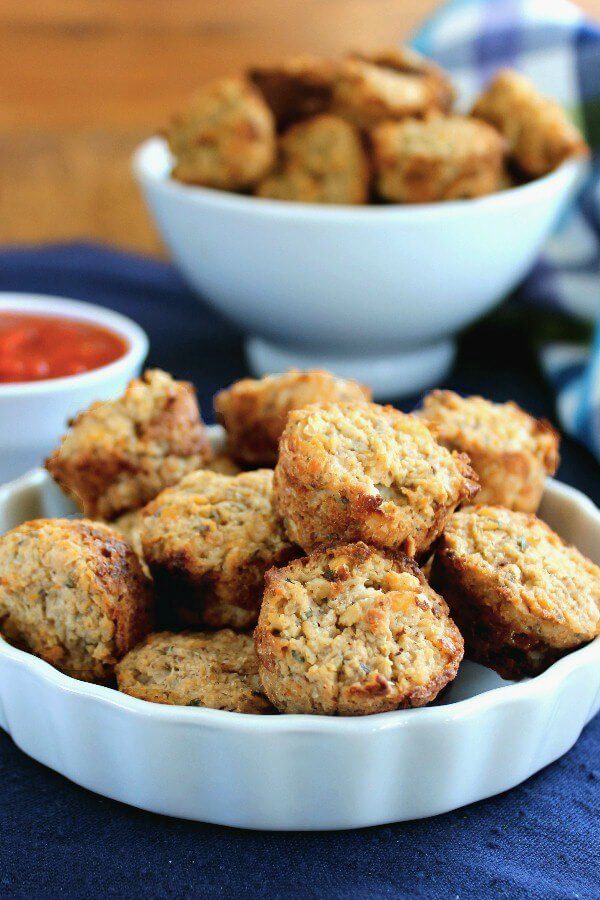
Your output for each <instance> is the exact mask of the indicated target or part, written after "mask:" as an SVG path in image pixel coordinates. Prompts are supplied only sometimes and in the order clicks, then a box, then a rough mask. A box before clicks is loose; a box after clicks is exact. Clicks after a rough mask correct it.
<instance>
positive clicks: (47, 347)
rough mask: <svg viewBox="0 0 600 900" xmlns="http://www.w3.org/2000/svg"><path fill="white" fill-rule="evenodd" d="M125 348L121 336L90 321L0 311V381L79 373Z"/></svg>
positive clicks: (113, 357) (116, 356)
mask: <svg viewBox="0 0 600 900" xmlns="http://www.w3.org/2000/svg"><path fill="white" fill-rule="evenodd" d="M127 350H128V345H127V342H126V341H125V340H123V338H122V337H120V336H119V335H118V334H115V333H114V331H109V330H108V329H107V328H103V327H102V326H101V325H94V324H93V323H92V322H84V321H82V320H80V319H68V318H62V317H60V316H36V315H30V314H29V313H19V312H10V311H0V382H4V383H7V382H19V381H42V380H44V379H46V378H62V377H63V376H65V375H79V374H81V372H89V371H90V370H92V369H99V368H100V367H101V366H106V365H107V364H108V363H111V362H114V361H115V360H116V359H120V358H121V357H122V356H124V355H125V353H126V352H127Z"/></svg>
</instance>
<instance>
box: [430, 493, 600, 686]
mask: <svg viewBox="0 0 600 900" xmlns="http://www.w3.org/2000/svg"><path fill="white" fill-rule="evenodd" d="M431 584H432V586H433V587H434V589H435V590H437V591H439V592H440V593H441V594H442V595H443V596H444V597H445V599H446V600H447V602H448V605H449V606H450V610H451V613H452V616H453V617H454V619H455V620H456V623H457V625H458V627H459V628H460V630H461V632H462V635H463V637H464V639H465V647H466V655H467V657H468V658H470V659H473V660H475V661H476V662H480V663H482V664H483V665H485V666H490V667H491V668H492V669H495V670H496V672H498V673H499V674H500V675H502V677H503V678H511V679H512V678H523V677H524V676H527V675H537V674H539V673H540V672H543V671H544V669H547V668H548V666H549V665H551V664H552V663H553V662H554V661H555V660H557V659H558V658H559V657H561V656H563V655H564V654H565V653H567V652H568V651H569V650H572V649H574V648H575V647H578V646H579V645H580V644H583V643H585V642H586V641H591V640H592V638H594V637H595V636H596V635H597V634H599V633H600V569H599V568H598V566H596V565H594V563H592V562H590V560H589V559H586V558H585V557H584V556H582V554H581V553H580V552H579V551H578V550H576V549H575V547H570V546H569V545H567V544H565V543H563V541H562V540H561V539H560V538H559V537H558V535H557V534H555V533H554V532H553V531H552V530H551V529H550V528H549V527H548V526H547V525H546V524H545V523H544V522H542V521H541V520H540V519H538V518H537V517H536V516H534V515H531V514H526V513H521V512H513V511H512V510H508V509H504V508H503V507H501V506H474V507H470V508H467V509H463V510H461V511H460V512H457V513H456V514H455V515H454V516H452V518H451V519H450V521H449V522H448V523H447V524H446V529H445V531H444V534H443V535H442V537H441V538H440V542H439V547H438V548H437V552H436V555H435V557H434V561H433V569H432V573H431Z"/></svg>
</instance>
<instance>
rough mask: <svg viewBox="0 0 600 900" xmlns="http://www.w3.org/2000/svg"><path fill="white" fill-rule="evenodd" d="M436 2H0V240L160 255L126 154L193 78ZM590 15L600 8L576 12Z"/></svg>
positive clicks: (369, 27) (363, 38) (319, 47)
mask: <svg viewBox="0 0 600 900" xmlns="http://www.w3.org/2000/svg"><path fill="white" fill-rule="evenodd" d="M436 5H437V2H436V0H93V2H92V0H27V2H23V0H2V2H1V3H0V59H1V60H2V65H1V66H0V208H1V213H2V214H1V215H0V242H1V243H7V242H11V243H12V242H23V241H26V242H37V241H47V240H70V239H74V238H77V239H80V238H84V239H94V240H100V241H105V242H110V243H114V244H118V245H121V246H123V247H127V248H134V249H138V250H144V251H150V252H156V251H158V252H160V243H159V240H158V238H157V236H156V233H155V232H154V230H153V228H152V226H151V224H150V221H149V218H148V216H147V214H146V212H145V210H144V209H143V205H142V202H141V200H140V198H139V196H138V193H137V189H136V187H135V186H134V184H133V182H132V178H131V176H130V173H129V156H130V153H131V150H132V148H133V147H134V146H135V145H136V144H137V143H138V142H139V141H140V140H142V139H143V138H144V137H146V136H147V135H149V134H151V133H152V132H153V131H154V130H155V129H156V128H157V127H160V125H161V124H162V123H163V122H164V121H165V118H166V117H167V116H168V115H169V113H170V112H171V111H172V110H173V109H175V108H177V107H178V106H179V105H180V104H181V102H182V101H183V100H185V98H186V96H187V95H188V94H189V93H190V91H191V90H193V88H194V87H195V86H196V85H197V84H199V83H200V82H202V81H203V80H204V79H207V78H211V77H213V76H217V75H223V74H228V73H233V72H236V71H240V70H242V69H243V68H244V67H245V66H246V65H247V64H248V63H251V62H256V61H257V60H262V61H268V60H275V59H277V58H278V57H280V56H282V55H284V54H287V53H297V52H302V51H312V52H315V53H323V54H328V53H339V52H342V51H344V50H347V49H350V48H357V47H358V48H365V49H369V48H376V47H380V46H389V45H391V44H394V43H396V42H397V41H398V40H401V39H403V38H404V37H406V36H407V35H409V34H410V33H411V32H412V31H414V29H415V27H416V26H417V25H418V22H419V21H420V20H421V19H422V18H424V17H425V16H426V15H427V14H428V13H429V12H430V11H431V10H432V9H433V8H434V7H435V6H436ZM581 5H582V6H583V7H585V8H586V9H587V11H588V12H590V13H591V14H592V15H595V16H596V17H600V0H584V2H582V3H581Z"/></svg>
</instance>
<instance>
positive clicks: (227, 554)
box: [142, 469, 295, 629]
mask: <svg viewBox="0 0 600 900" xmlns="http://www.w3.org/2000/svg"><path fill="white" fill-rule="evenodd" d="M272 482H273V472H272V471H270V470H263V469H259V470H257V471H255V472H243V473H242V474H241V475H235V476H233V477H230V476H227V475H219V474H217V473H215V472H208V471H204V470H200V471H198V472H193V473H192V474H191V475H188V476H186V478H184V479H183V480H182V481H181V482H180V483H179V484H178V485H176V486H175V487H173V488H170V489H168V490H166V491H163V493H162V494H159V496H158V497H157V498H156V499H155V500H153V501H152V503H150V504H149V505H148V506H147V507H146V509H145V510H144V524H143V526H142V547H143V550H144V558H145V560H146V562H147V564H148V566H149V567H150V571H151V572H152V576H153V578H154V582H155V586H156V591H157V599H158V603H159V608H160V611H161V613H162V615H163V616H164V620H165V621H166V622H167V623H170V624H173V625H174V626H196V625H200V624H205V625H209V626H211V627H213V628H220V627H223V626H226V625H230V626H232V627H234V628H238V629H244V628H249V627H250V626H252V625H253V624H254V623H255V622H256V619H257V617H258V611H259V608H260V602H261V598H262V592H263V582H264V574H265V572H266V571H267V569H270V568H271V566H276V565H279V564H283V563H285V562H287V561H288V560H289V559H291V558H292V557H293V556H294V555H295V550H294V548H293V547H292V545H291V544H290V542H289V541H288V540H287V538H286V536H285V533H284V531H283V527H282V525H281V523H280V521H279V519H278V517H277V516H276V514H275V511H274V509H273V503H272Z"/></svg>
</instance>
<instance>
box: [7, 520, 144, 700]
mask: <svg viewBox="0 0 600 900" xmlns="http://www.w3.org/2000/svg"><path fill="white" fill-rule="evenodd" d="M150 623H151V594H150V586H149V582H148V581H147V579H146V578H145V577H144V575H143V573H142V570H141V568H140V564H139V561H138V559H137V557H136V555H135V553H134V552H133V550H132V549H131V548H130V547H129V546H128V544H126V543H125V541H122V540H120V538H119V536H118V534H116V533H115V532H114V531H113V530H112V529H110V528H108V527H107V526H105V525H100V524H98V523H96V522H88V521H85V520H76V519H36V520H34V521H32V522H25V524H23V525H19V526H18V527H17V528H13V529H12V531H9V532H7V533H6V534H4V535H2V537H0V632H2V634H3V635H4V636H5V637H6V639H7V640H9V641H11V642H13V643H15V644H17V645H19V646H23V647H25V648H26V649H28V650H31V652H32V653H35V655H36V656H40V657H41V658H42V659H45V660H46V662H49V663H51V664H52V665H53V666H56V668H57V669H60V670H61V671H62V672H66V674H67V675H72V676H73V677H74V678H79V679H81V680H83V681H96V682H105V681H108V680H110V678H111V676H112V674H113V669H114V665H115V663H116V662H117V660H119V659H120V658H121V657H122V656H123V655H124V654H125V653H127V651H128V650H130V649H131V647H133V646H134V645H135V644H137V643H138V641H140V640H141V639H142V638H143V637H144V636H145V635H146V634H147V633H148V631H149V630H150Z"/></svg>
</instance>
